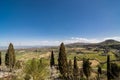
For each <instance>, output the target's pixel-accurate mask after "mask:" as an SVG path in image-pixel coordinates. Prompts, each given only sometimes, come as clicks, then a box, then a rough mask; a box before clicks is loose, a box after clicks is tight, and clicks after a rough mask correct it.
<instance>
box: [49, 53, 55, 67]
mask: <svg viewBox="0 0 120 80" xmlns="http://www.w3.org/2000/svg"><path fill="white" fill-rule="evenodd" d="M54 65H55V61H54V53H53V51H52V52H51V59H50V66H51V67H52V66H54Z"/></svg>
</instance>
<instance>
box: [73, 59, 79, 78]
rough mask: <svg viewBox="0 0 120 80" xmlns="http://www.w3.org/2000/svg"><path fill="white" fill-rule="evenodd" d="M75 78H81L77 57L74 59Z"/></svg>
mask: <svg viewBox="0 0 120 80" xmlns="http://www.w3.org/2000/svg"><path fill="white" fill-rule="evenodd" d="M73 76H74V80H79V78H78V76H79V69H78V66H77V60H76V57H74V69H73Z"/></svg>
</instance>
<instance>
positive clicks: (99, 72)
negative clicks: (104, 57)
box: [98, 66, 102, 80]
mask: <svg viewBox="0 0 120 80" xmlns="http://www.w3.org/2000/svg"><path fill="white" fill-rule="evenodd" d="M101 74H102V69H101V66H98V80H100V75H101Z"/></svg>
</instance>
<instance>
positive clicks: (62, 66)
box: [58, 43, 67, 78]
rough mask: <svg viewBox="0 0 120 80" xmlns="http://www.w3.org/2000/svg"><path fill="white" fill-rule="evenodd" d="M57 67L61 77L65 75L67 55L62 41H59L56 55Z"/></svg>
mask: <svg viewBox="0 0 120 80" xmlns="http://www.w3.org/2000/svg"><path fill="white" fill-rule="evenodd" d="M58 67H59V71H60V73H61V75H62V77H63V78H66V77H67V57H66V53H65V46H64V43H61V45H60V49H59V56H58Z"/></svg>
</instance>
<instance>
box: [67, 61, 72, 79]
mask: <svg viewBox="0 0 120 80" xmlns="http://www.w3.org/2000/svg"><path fill="white" fill-rule="evenodd" d="M67 75H68V79H69V80H73V67H72V61H71V60H69V63H68V73H67Z"/></svg>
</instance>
